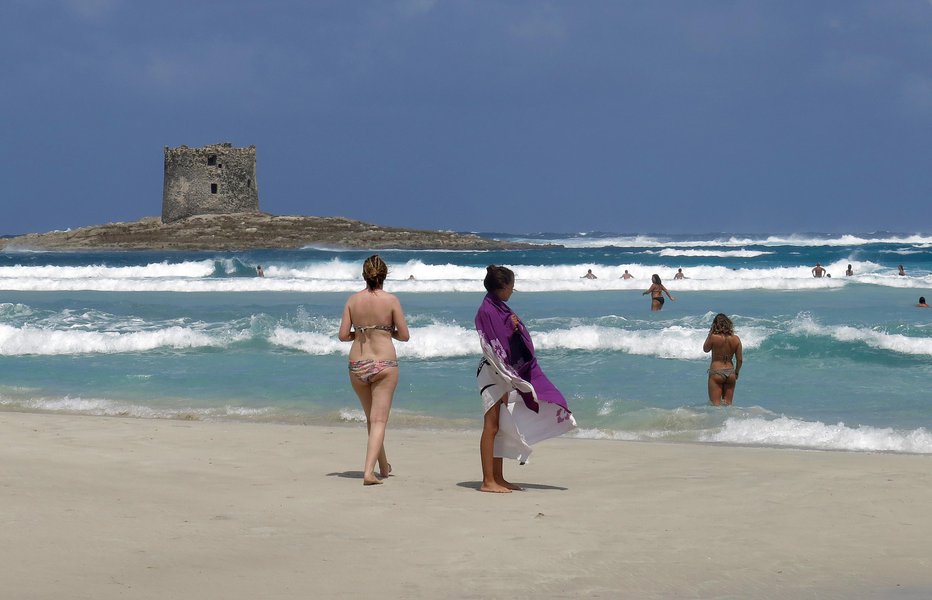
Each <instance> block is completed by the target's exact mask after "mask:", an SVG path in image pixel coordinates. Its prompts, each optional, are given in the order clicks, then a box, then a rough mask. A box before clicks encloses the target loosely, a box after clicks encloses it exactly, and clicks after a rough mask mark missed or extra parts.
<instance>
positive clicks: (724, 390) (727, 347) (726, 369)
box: [702, 313, 744, 406]
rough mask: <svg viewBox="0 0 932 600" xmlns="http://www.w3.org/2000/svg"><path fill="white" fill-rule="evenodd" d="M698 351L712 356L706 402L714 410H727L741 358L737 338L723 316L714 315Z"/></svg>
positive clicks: (732, 327)
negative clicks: (716, 407)
mask: <svg viewBox="0 0 932 600" xmlns="http://www.w3.org/2000/svg"><path fill="white" fill-rule="evenodd" d="M702 351H703V352H711V353H712V364H710V365H709V371H708V372H709V402H711V403H712V404H713V405H715V406H721V405H722V404H724V405H725V406H731V401H732V400H733V399H734V396H735V384H736V383H738V373H739V372H740V371H741V363H742V362H743V361H744V358H743V356H742V353H741V338H739V337H738V336H736V335H735V328H734V325H733V324H732V322H731V319H729V318H728V317H727V316H725V315H724V314H723V313H718V314H717V315H715V319H713V320H712V327H711V329H709V335H708V336H706V338H705V343H704V344H703V345H702ZM732 357H734V363H732Z"/></svg>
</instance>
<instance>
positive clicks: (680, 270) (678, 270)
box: [673, 269, 686, 279]
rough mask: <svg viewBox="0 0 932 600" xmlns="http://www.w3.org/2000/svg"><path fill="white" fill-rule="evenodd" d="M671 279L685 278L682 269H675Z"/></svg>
mask: <svg viewBox="0 0 932 600" xmlns="http://www.w3.org/2000/svg"><path fill="white" fill-rule="evenodd" d="M673 279H686V275H683V269H677V270H676V275H674V276H673Z"/></svg>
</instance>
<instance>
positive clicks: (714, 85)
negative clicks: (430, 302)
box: [0, 0, 932, 234]
mask: <svg viewBox="0 0 932 600" xmlns="http://www.w3.org/2000/svg"><path fill="white" fill-rule="evenodd" d="M0 114H2V119H0V181H2V185H0V206H2V208H3V218H2V220H0V234H19V233H27V232H40V231H48V230H51V229H65V228H69V227H80V226H85V225H94V224H100V223H106V222H110V221H131V220H135V219H138V218H141V217H144V216H153V215H159V214H160V213H161V202H162V175H163V149H164V147H165V146H170V147H177V146H181V145H187V146H201V145H205V144H211V143H218V142H231V143H232V144H233V145H234V146H249V145H255V146H256V149H257V150H256V152H257V176H256V178H257V184H258V190H259V203H260V208H261V209H262V210H263V211H266V212H269V213H273V214H280V215H319V216H344V217H349V218H353V219H360V220H364V221H368V222H372V223H378V224H382V225H391V226H403V227H415V228H427V229H445V230H455V231H486V232H488V231H493V232H511V233H533V232H563V233H571V232H582V231H604V232H616V233H703V232H726V233H727V232H732V233H757V232H760V233H793V232H799V233H802V232H826V233H844V232H852V233H853V232H857V233H865V232H873V231H879V230H885V231H892V232H902V233H928V232H932V0H885V1H884V2H876V1H872V0H864V1H861V0H839V1H832V0H826V1H818V2H813V1H811V0H773V1H768V2H762V1H754V0H744V1H740V2H739V1H729V2H725V1H715V0H708V1H702V2H696V1H694V0H682V1H662V0H657V1H626V0H607V1H600V0H588V1H585V2H579V1H576V0H572V1H570V0H568V1H566V2H548V1H546V0H507V1H500V2H494V1H483V0H468V1H467V0H462V1H461V0H450V1H441V0H436V1H434V0H398V1H390V0H381V1H371V2H370V1H364V0H334V1H329V0H315V1H312V2H304V1H291V0H265V1H254V2H252V1H245V0H223V1H210V0H204V1H200V2H190V1H188V0H185V1H176V0H160V1H159V2H136V1H134V0H2V1H0Z"/></svg>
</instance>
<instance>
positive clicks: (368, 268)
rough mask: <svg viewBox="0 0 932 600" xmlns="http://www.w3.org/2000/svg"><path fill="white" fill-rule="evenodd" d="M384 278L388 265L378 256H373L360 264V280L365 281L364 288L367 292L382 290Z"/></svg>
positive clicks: (386, 274) (386, 275)
mask: <svg viewBox="0 0 932 600" xmlns="http://www.w3.org/2000/svg"><path fill="white" fill-rule="evenodd" d="M386 277H388V265H386V264H385V261H384V260H382V257H381V256H379V255H378V254H373V255H372V256H370V257H369V258H367V259H366V262H364V263H362V278H363V279H365V280H366V287H367V288H369V290H379V289H382V284H383V283H385V278H386Z"/></svg>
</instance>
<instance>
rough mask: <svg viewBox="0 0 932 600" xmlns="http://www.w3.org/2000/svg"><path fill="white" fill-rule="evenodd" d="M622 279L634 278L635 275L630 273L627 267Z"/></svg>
mask: <svg viewBox="0 0 932 600" xmlns="http://www.w3.org/2000/svg"><path fill="white" fill-rule="evenodd" d="M621 279H634V275H632V274H631V273H628V269H625V272H624V275H622V276H621Z"/></svg>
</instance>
